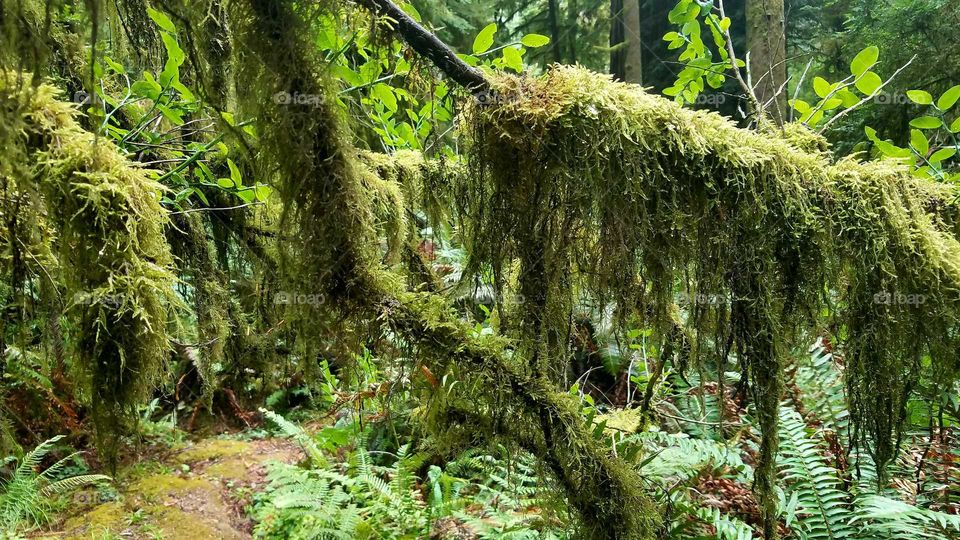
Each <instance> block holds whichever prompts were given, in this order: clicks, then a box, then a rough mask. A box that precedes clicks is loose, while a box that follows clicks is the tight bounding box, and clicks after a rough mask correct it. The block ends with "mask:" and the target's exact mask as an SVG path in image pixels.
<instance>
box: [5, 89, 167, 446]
mask: <svg viewBox="0 0 960 540" xmlns="http://www.w3.org/2000/svg"><path fill="white" fill-rule="evenodd" d="M57 98H58V95H57V90H55V89H54V88H52V87H50V86H46V85H41V86H39V87H31V86H24V85H22V84H21V83H20V82H18V77H17V75H15V74H10V73H5V74H3V75H2V76H0V111H2V112H3V116H4V118H5V119H6V120H9V121H10V122H11V124H12V125H16V124H19V125H21V126H22V129H21V131H20V134H21V137H20V138H19V139H18V140H17V141H16V142H17V143H18V144H17V146H18V147H19V148H21V149H22V152H23V154H25V155H26V156H27V157H28V159H29V160H30V162H31V163H34V164H35V165H34V166H33V167H32V169H31V170H30V176H29V179H28V181H29V182H32V183H33V184H34V185H36V186H37V188H38V192H39V193H40V194H41V195H42V198H43V201H44V204H45V206H46V208H47V212H48V213H49V216H50V222H51V224H53V225H54V226H55V227H56V229H57V231H58V236H57V257H58V259H59V261H60V268H61V270H62V275H61V279H62V280H63V282H64V283H65V285H66V290H67V293H68V297H69V298H70V299H71V300H72V302H71V303H70V304H69V305H68V308H67V311H66V315H67V317H68V319H69V320H70V321H71V327H70V332H71V334H72V336H71V337H72V339H71V340H69V341H70V342H71V343H72V345H73V347H74V351H73V353H74V357H75V360H74V367H75V368H76V369H77V371H78V378H79V380H81V381H82V385H81V387H82V388H83V389H84V391H85V393H86V398H87V399H88V400H89V402H90V406H91V410H92V414H93V419H94V422H95V425H96V431H97V437H98V441H99V446H100V448H101V450H102V451H103V452H104V455H105V457H106V458H107V460H108V461H112V460H113V458H114V457H115V455H116V454H115V452H116V449H117V443H118V436H119V434H120V433H121V432H122V430H123V428H124V427H125V424H126V421H128V420H130V419H132V418H133V417H134V415H133V413H134V407H135V406H136V405H137V404H138V403H141V402H142V401H143V400H144V399H145V398H146V397H147V395H148V394H149V391H150V390H151V389H152V388H153V387H154V384H155V383H156V382H157V381H158V377H159V375H160V374H161V373H162V372H163V368H164V365H165V361H166V357H167V354H168V350H169V345H168V335H167V324H168V309H169V308H170V307H171V306H173V305H175V304H176V303H177V300H176V298H175V297H174V292H173V283H174V277H173V274H172V272H171V268H172V261H171V257H170V252H169V247H168V245H167V243H166V240H165V238H164V235H163V228H164V226H165V224H166V213H165V211H164V210H163V208H162V207H161V206H160V193H161V192H162V190H163V188H162V187H161V186H160V185H159V184H157V183H156V182H154V181H153V180H151V179H150V178H149V177H148V176H147V174H146V172H144V171H143V170H141V169H137V168H135V167H134V166H132V165H131V164H130V163H129V162H127V161H126V160H125V159H124V158H123V157H122V156H121V154H120V153H119V152H118V151H117V149H116V148H115V147H114V146H113V145H112V144H109V143H108V142H106V141H103V140H96V138H95V137H94V135H92V134H90V133H87V132H85V131H83V130H82V129H80V127H79V126H78V125H77V123H76V122H75V120H74V114H75V111H74V109H73V107H72V106H71V105H69V104H66V103H63V102H61V101H58V99H57Z"/></svg>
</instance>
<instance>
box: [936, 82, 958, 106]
mask: <svg viewBox="0 0 960 540" xmlns="http://www.w3.org/2000/svg"><path fill="white" fill-rule="evenodd" d="M957 100H960V84H958V85H956V86H954V87H953V88H951V89H949V90H947V91H946V92H944V93H943V95H942V96H940V99H938V100H937V108H938V109H940V110H941V111H946V110H947V109H949V108H950V107H953V105H954V104H955V103H956V102H957Z"/></svg>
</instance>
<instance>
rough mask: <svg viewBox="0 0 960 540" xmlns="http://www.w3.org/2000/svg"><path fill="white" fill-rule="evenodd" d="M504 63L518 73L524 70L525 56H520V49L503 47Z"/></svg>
mask: <svg viewBox="0 0 960 540" xmlns="http://www.w3.org/2000/svg"><path fill="white" fill-rule="evenodd" d="M503 64H504V65H505V66H507V67H508V68H510V69H512V70H514V71H516V72H517V73H520V72H521V71H523V57H521V56H520V51H518V50H517V49H514V48H513V47H507V48H505V49H503Z"/></svg>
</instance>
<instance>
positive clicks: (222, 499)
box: [39, 439, 303, 540]
mask: <svg viewBox="0 0 960 540" xmlns="http://www.w3.org/2000/svg"><path fill="white" fill-rule="evenodd" d="M301 459H303V453H302V452H301V450H300V448H299V447H298V446H296V444H295V443H293V442H291V441H289V440H286V439H263V440H252V441H241V440H232V439H206V440H203V441H200V442H198V443H196V444H194V445H189V446H186V447H184V448H182V449H180V450H178V451H176V452H175V453H173V454H172V456H171V457H169V458H168V459H165V460H164V461H162V462H160V463H155V464H150V465H149V466H148V469H149V470H145V471H134V472H131V473H130V474H129V475H125V476H128V478H127V480H125V481H123V482H121V485H120V486H118V488H119V497H117V499H116V500H113V501H109V502H103V503H97V501H96V500H95V499H96V498H97V495H96V494H95V493H94V492H81V493H78V494H77V495H76V496H75V497H74V502H75V503H76V504H75V506H76V508H75V509H73V511H72V512H70V516H71V517H68V518H66V519H64V520H61V524H60V526H59V527H58V528H57V531H56V532H48V533H45V534H44V535H41V536H39V537H40V538H65V539H81V538H82V539H91V538H95V539H104V538H123V539H141V538H142V539H156V538H163V539H165V540H198V539H206V538H223V539H226V540H237V539H243V538H250V537H251V531H252V528H253V523H252V522H251V521H250V519H249V518H248V517H247V516H246V515H245V513H244V507H245V506H246V504H247V503H248V502H249V497H250V495H251V494H252V493H254V492H256V491H258V490H259V489H260V488H261V487H262V485H263V484H264V482H265V478H264V477H265V472H266V470H265V465H266V463H267V462H270V461H280V462H285V463H295V462H298V461H300V460H301ZM68 511H69V509H68Z"/></svg>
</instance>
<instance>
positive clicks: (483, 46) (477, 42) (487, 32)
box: [473, 23, 497, 54]
mask: <svg viewBox="0 0 960 540" xmlns="http://www.w3.org/2000/svg"><path fill="white" fill-rule="evenodd" d="M496 33H497V24H496V23H490V24H488V25H487V26H485V27H484V28H483V30H481V31H480V33H479V34H477V37H476V39H474V40H473V54H480V53H485V52H487V51H488V50H489V49H490V47H491V46H493V35H494V34H496Z"/></svg>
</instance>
